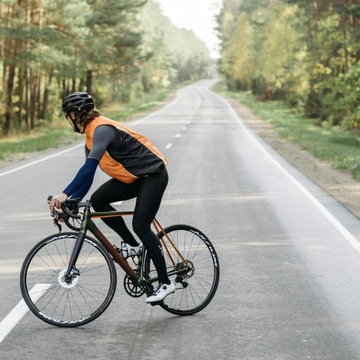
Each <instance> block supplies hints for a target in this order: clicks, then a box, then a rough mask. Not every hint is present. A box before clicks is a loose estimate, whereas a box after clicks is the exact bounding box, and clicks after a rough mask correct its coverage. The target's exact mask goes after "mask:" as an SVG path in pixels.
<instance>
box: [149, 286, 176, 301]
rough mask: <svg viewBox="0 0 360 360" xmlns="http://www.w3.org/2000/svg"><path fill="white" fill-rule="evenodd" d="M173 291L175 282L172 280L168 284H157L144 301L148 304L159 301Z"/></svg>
mask: <svg viewBox="0 0 360 360" xmlns="http://www.w3.org/2000/svg"><path fill="white" fill-rule="evenodd" d="M173 292H175V284H174V283H173V282H172V281H170V284H159V286H158V288H157V289H156V290H155V292H154V293H153V294H152V295H150V296H149V297H148V298H147V299H146V302H147V303H149V304H151V303H155V302H159V301H161V300H164V299H165V297H166V296H168V295H169V294H171V293H173Z"/></svg>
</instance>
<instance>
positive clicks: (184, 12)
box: [156, 0, 223, 58]
mask: <svg viewBox="0 0 360 360" xmlns="http://www.w3.org/2000/svg"><path fill="white" fill-rule="evenodd" d="M156 1H157V3H159V4H160V7H161V9H162V10H163V13H164V15H166V16H168V17H169V18H170V19H171V21H172V23H173V24H174V25H175V26H177V27H178V28H184V29H187V30H193V31H194V33H195V34H196V36H197V37H199V38H200V39H201V40H203V41H204V42H205V44H206V45H207V47H208V48H209V50H210V55H211V57H212V58H218V57H219V40H218V38H217V36H216V32H215V31H214V28H215V27H216V21H215V18H214V17H215V16H216V15H217V14H218V13H219V11H220V9H221V6H222V2H223V1H222V0H156Z"/></svg>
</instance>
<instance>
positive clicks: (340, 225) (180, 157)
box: [0, 80, 360, 360]
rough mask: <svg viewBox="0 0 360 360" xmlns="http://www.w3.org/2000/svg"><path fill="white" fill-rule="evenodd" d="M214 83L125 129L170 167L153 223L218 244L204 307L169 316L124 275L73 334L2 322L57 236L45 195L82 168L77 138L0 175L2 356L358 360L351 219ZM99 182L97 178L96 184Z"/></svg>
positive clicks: (359, 306) (359, 289)
mask: <svg viewBox="0 0 360 360" xmlns="http://www.w3.org/2000/svg"><path fill="white" fill-rule="evenodd" d="M212 83H213V81H212V80H204V81H200V82H198V83H195V84H193V85H190V86H187V87H184V88H183V89H181V90H179V91H178V92H177V93H176V96H175V98H174V100H173V101H172V102H171V103H169V104H168V105H166V106H165V107H163V108H162V109H160V110H158V111H156V112H154V113H152V114H150V115H148V116H147V117H146V118H142V119H140V120H138V121H136V122H133V123H132V124H131V126H132V127H133V128H134V129H136V130H137V131H139V132H142V133H144V134H145V135H147V136H148V137H149V138H150V139H151V140H152V141H153V142H154V143H155V144H156V145H157V146H158V148H159V149H160V150H162V151H163V152H164V153H165V154H166V156H167V157H168V159H169V166H168V170H169V174H170V183H169V186H168V189H167V192H166V195H165V197H164V201H163V204H162V208H161V210H160V211H159V214H158V219H159V220H160V222H161V223H162V224H163V225H164V226H167V225H170V224H174V223H188V224H191V225H193V226H195V227H198V228H200V229H201V230H203V231H204V232H205V233H206V234H207V236H208V237H209V238H210V239H211V240H212V241H213V244H214V245H215V247H216V249H217V252H218V255H219V258H220V265H221V279H220V284H219V288H218V292H217V294H216V296H215V298H214V299H213V301H212V302H211V303H210V305H209V306H208V307H207V308H205V309H204V310H203V311H202V312H200V313H198V314H196V315H194V316H190V317H176V316H173V315H171V314H169V313H166V312H165V311H164V310H162V309H161V308H159V307H152V306H149V305H146V304H145V299H144V298H140V299H133V298H131V297H129V296H128V295H126V294H125V292H124V291H123V289H122V274H121V270H119V284H118V290H117V294H116V295H115V298H114V300H113V302H112V304H111V305H110V307H109V308H108V309H107V310H106V312H105V313H104V314H103V315H102V316H101V317H100V318H98V319H97V320H95V321H94V322H92V323H90V324H88V325H85V326H83V327H81V328H75V329H61V328H56V327H52V326H50V325H47V324H45V323H43V322H41V321H40V320H38V319H37V318H36V317H35V316H34V315H32V314H31V313H29V312H28V313H26V314H25V316H23V317H21V319H20V321H19V322H18V323H16V322H15V321H13V320H14V315H11V316H8V314H13V312H12V310H13V309H14V308H15V307H16V305H17V304H18V303H19V302H20V300H21V294H20V289H19V280H18V279H19V270H20V267H21V263H22V261H23V259H24V257H25V255H26V253H27V252H28V251H29V249H30V248H31V247H32V246H33V245H34V244H35V243H36V242H37V241H39V240H40V239H42V238H44V237H45V236H47V235H49V234H50V233H54V232H56V229H55V228H54V227H53V225H52V223H51V218H50V217H49V214H48V210H47V204H46V198H47V195H49V194H54V193H58V192H60V191H61V190H63V188H64V187H65V186H66V185H67V183H68V182H69V181H70V180H71V179H72V177H73V176H74V175H75V173H76V171H77V169H78V167H79V166H80V165H81V164H82V163H83V160H84V154H83V146H82V142H81V141H80V142H79V145H72V146H70V147H68V148H64V149H60V150H56V151H50V152H47V153H45V154H41V155H39V156H36V157H34V158H32V159H28V160H26V161H22V162H19V163H14V164H11V165H9V166H6V167H2V168H0V192H1V201H0V239H1V240H0V241H1V251H0V289H1V296H0V321H1V320H3V319H5V318H6V320H7V321H9V323H10V324H13V328H10V327H11V326H10V325H7V324H5V323H4V320H3V321H2V322H1V323H0V336H1V335H3V339H2V342H1V344H0V359H6V360H14V359H53V360H61V359H68V358H74V359H134V360H138V359H139V360H140V359H141V360H148V359H149V360H152V359H172V358H186V359H190V360H193V359H196V360H202V359H210V360H213V359H220V360H222V359H224V360H225V359H226V360H230V359H231V360H232V359H246V360H260V359H269V360H293V359H294V360H301V359H331V360H354V359H360V280H359V278H360V276H359V275H360V257H359V253H360V245H359V242H358V240H359V237H360V226H359V220H358V219H357V218H356V217H355V216H353V215H352V214H351V213H350V212H348V211H347V210H346V209H345V208H344V207H343V206H341V205H340V204H339V203H338V202H336V201H335V200H334V199H333V198H331V197H330V196H328V195H327V194H326V193H324V192H323V191H322V190H321V189H320V188H319V187H317V186H316V185H315V184H314V183H313V182H311V181H310V180H309V179H308V178H306V177H305V176H304V175H302V174H301V173H300V172H299V171H298V170H297V169H295V168H294V167H292V166H291V165H290V164H289V163H287V162H286V161H285V160H284V159H283V158H281V157H280V156H279V155H278V154H277V153H276V152H274V151H273V150H272V149H271V148H270V147H268V146H267V145H266V144H265V143H263V142H262V140H261V139H259V138H258V137H257V136H256V135H254V134H253V133H252V132H251V131H250V130H249V129H248V128H247V127H246V126H245V125H244V124H243V122H242V119H240V118H239V117H238V116H237V115H236V114H235V112H234V110H232V108H231V107H230V105H229V104H228V103H227V102H226V100H224V99H222V98H221V97H219V96H218V95H216V94H214V93H212V92H211V91H210V90H209V87H210V86H211V84H212ZM80 139H81V137H80ZM106 178H107V177H106V176H105V175H104V174H101V172H100V170H99V171H98V173H97V176H96V179H95V182H94V185H93V186H94V188H95V187H96V186H98V185H99V184H100V183H101V182H103V181H104V180H105V179H106ZM132 206H133V203H132V202H131V201H130V202H129V203H127V204H122V205H120V208H122V209H126V208H131V207H132ZM106 231H107V230H106ZM107 234H109V235H110V234H111V233H107ZM110 236H111V235H110ZM113 239H114V241H115V242H117V241H118V240H117V239H116V237H115V236H113ZM7 316H8V317H7ZM4 329H5V330H4ZM0 340H1V338H0Z"/></svg>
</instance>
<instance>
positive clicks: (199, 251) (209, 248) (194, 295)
mask: <svg viewBox="0 0 360 360" xmlns="http://www.w3.org/2000/svg"><path fill="white" fill-rule="evenodd" d="M164 231H165V233H166V236H168V237H169V238H170V239H171V240H172V241H173V242H174V244H175V245H176V247H177V248H178V250H179V251H180V252H181V254H182V256H183V257H184V259H185V260H186V261H187V263H188V265H190V270H189V271H188V272H187V273H186V274H184V275H183V276H180V277H179V276H172V278H171V280H172V281H174V282H175V285H176V290H175V292H174V293H173V294H170V295H168V296H167V297H166V298H165V299H164V300H163V301H162V302H160V303H159V305H160V306H161V307H162V308H163V309H164V310H166V311H168V312H170V313H172V314H175V315H182V316H183V315H193V314H195V313H197V312H199V311H201V310H203V309H204V308H205V307H206V306H207V305H208V304H209V303H210V301H211V300H212V299H213V297H214V295H215V293H216V290H217V287H218V284H219V279H220V264H219V259H218V256H217V253H216V251H215V248H214V246H213V245H212V243H211V242H210V240H209V239H208V238H207V236H206V235H205V234H204V233H203V232H201V231H200V230H198V229H196V228H194V227H192V226H189V225H180V224H179V225H172V226H169V227H167V228H165V229H164ZM158 237H159V239H162V238H163V237H165V235H164V233H163V232H160V233H159V234H158ZM164 240H165V241H166V238H165V239H164ZM169 250H170V251H171V247H169ZM164 257H165V261H166V266H167V268H168V272H169V271H171V270H173V269H174V265H173V264H170V261H169V259H170V257H169V256H168V255H167V254H166V251H164ZM171 257H172V258H173V259H174V260H175V262H176V265H175V266H179V264H181V261H180V260H179V257H178V256H177V255H176V254H175V253H174V252H173V251H171ZM153 276H156V270H155V267H154V265H153V264H152V262H151V261H150V258H149V256H148V254H146V258H145V277H146V278H151V277H153Z"/></svg>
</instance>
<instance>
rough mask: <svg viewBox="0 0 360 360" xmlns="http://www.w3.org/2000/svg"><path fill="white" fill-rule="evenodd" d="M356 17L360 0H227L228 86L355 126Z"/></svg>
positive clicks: (359, 37) (358, 99)
mask: <svg viewBox="0 0 360 360" xmlns="http://www.w3.org/2000/svg"><path fill="white" fill-rule="evenodd" d="M359 22H360V0H255V1H250V0H225V1H224V6H223V9H222V12H221V13H220V15H219V16H218V26H219V35H220V38H221V42H222V50H221V59H220V65H219V66H220V69H221V73H222V74H223V76H224V78H225V80H226V84H227V87H228V88H229V89H231V90H235V91H238V90H241V91H248V92H251V93H252V94H253V95H255V96H257V97H258V99H260V100H281V101H285V102H286V103H288V104H289V105H290V106H291V107H293V108H296V109H298V111H299V112H301V113H303V114H305V115H306V116H307V117H311V118H314V119H316V121H317V122H318V123H319V125H320V124H321V125H324V126H331V127H334V126H335V127H343V128H344V129H351V130H357V129H358V128H359V127H360V63H359V61H360V26H359V25H360V24H359Z"/></svg>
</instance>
